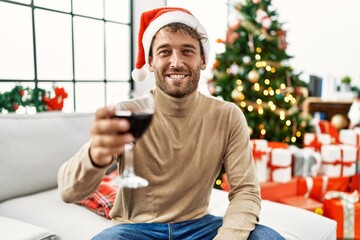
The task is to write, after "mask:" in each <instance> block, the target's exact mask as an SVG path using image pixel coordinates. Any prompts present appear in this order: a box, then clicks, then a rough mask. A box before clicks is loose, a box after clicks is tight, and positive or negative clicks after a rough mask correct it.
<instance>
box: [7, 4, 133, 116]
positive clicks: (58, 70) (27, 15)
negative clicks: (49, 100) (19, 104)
mask: <svg viewBox="0 0 360 240" xmlns="http://www.w3.org/2000/svg"><path fill="white" fill-rule="evenodd" d="M132 9H133V7H132V1H131V0H122V1H118V0H52V1H48V0H16V1H15V0H13V1H5V0H0V35H1V38H0V53H1V54H0V92H5V91H8V90H10V89H12V88H13V87H14V86H15V85H16V84H19V83H20V84H22V85H23V86H25V87H27V86H30V87H32V88H33V87H35V86H38V87H39V88H44V89H46V90H51V89H52V88H53V87H54V86H55V85H56V86H59V87H64V89H65V91H66V92H67V93H68V95H69V96H68V98H67V99H66V100H65V105H64V108H63V111H67V112H72V111H77V112H92V111H95V110H96V109H97V108H98V107H102V106H105V105H106V104H108V103H109V101H110V99H111V98H112V96H113V95H114V94H124V95H127V94H128V92H129V91H130V90H131V89H132V88H133V86H132V82H131V70H132V68H133V66H132V63H133V61H132V55H133V52H132V49H133V47H132V44H133V40H132V31H133V30H132V21H131V19H132Z"/></svg>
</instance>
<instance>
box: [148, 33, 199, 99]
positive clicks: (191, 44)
mask: <svg viewBox="0 0 360 240" xmlns="http://www.w3.org/2000/svg"><path fill="white" fill-rule="evenodd" d="M152 53H153V54H152V56H150V57H149V69H150V71H151V72H154V74H155V79H156V84H157V86H158V87H159V88H160V89H162V90H163V91H164V92H166V93H167V94H168V95H170V96H173V97H184V96H186V95H188V94H189V93H191V92H193V91H194V90H195V89H196V88H197V86H198V84H199V79H200V71H201V70H204V69H205V68H206V64H205V60H204V56H201V51H200V42H199V41H198V40H197V39H194V38H192V37H191V36H190V35H189V34H187V33H185V32H182V31H177V32H170V31H168V30H166V28H165V29H161V30H160V31H159V32H158V33H157V34H156V35H155V38H154V40H153V45H152Z"/></svg>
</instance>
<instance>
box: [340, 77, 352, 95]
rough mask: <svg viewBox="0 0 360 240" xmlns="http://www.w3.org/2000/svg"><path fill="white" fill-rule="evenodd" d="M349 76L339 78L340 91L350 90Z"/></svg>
mask: <svg viewBox="0 0 360 240" xmlns="http://www.w3.org/2000/svg"><path fill="white" fill-rule="evenodd" d="M350 83H351V78H350V77H349V76H345V77H343V78H342V79H341V85H340V92H350V91H351V86H350Z"/></svg>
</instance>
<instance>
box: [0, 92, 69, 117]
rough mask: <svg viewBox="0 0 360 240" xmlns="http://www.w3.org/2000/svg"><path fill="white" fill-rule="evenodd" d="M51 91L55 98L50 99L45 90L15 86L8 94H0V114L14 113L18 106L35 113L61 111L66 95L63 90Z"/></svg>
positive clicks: (49, 94) (48, 93) (49, 93)
mask: <svg viewBox="0 0 360 240" xmlns="http://www.w3.org/2000/svg"><path fill="white" fill-rule="evenodd" d="M53 91H54V92H53V95H55V96H54V97H51V92H50V91H47V90H45V89H42V88H38V87H35V88H30V87H23V86H21V85H17V86H15V87H14V88H13V89H12V90H10V91H8V92H4V93H1V92H0V113H2V112H3V110H6V111H7V112H16V110H18V109H19V107H20V106H23V107H34V108H35V110H36V112H44V111H55V110H62V108H63V106H64V99H65V98H67V97H68V94H67V93H66V92H65V90H64V88H59V87H55V88H54V89H53Z"/></svg>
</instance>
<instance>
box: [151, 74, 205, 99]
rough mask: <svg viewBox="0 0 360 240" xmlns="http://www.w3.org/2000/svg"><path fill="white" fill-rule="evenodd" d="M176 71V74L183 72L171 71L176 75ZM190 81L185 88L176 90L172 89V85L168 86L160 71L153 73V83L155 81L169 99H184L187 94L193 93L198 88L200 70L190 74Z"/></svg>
mask: <svg viewBox="0 0 360 240" xmlns="http://www.w3.org/2000/svg"><path fill="white" fill-rule="evenodd" d="M176 71H178V72H183V71H181V69H178V70H175V71H174V70H173V71H172V73H176ZM191 73H192V74H191V76H190V77H191V79H190V81H189V82H188V83H187V85H186V86H185V87H182V88H179V89H176V88H174V87H173V85H170V84H169V83H168V82H167V81H166V80H165V78H166V76H164V75H163V74H162V72H160V71H157V70H156V71H155V72H154V75H155V81H156V85H157V86H158V87H159V88H160V89H161V90H163V91H164V92H165V93H166V94H168V95H169V96H171V97H175V98H181V97H185V96H187V95H188V94H190V93H192V92H193V91H195V90H196V89H197V88H198V85H199V80H200V69H196V70H195V71H194V72H191Z"/></svg>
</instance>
